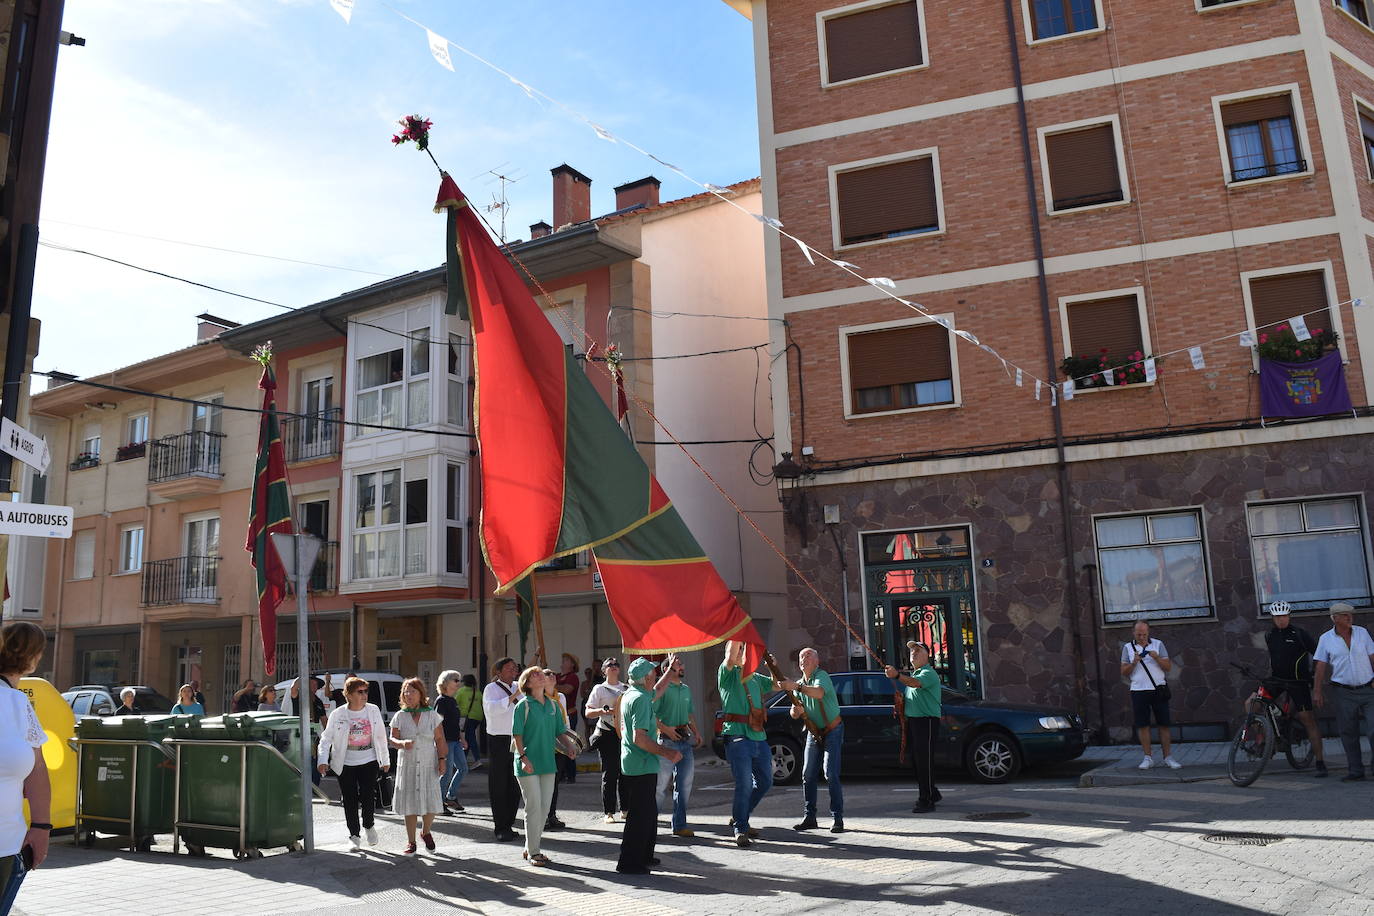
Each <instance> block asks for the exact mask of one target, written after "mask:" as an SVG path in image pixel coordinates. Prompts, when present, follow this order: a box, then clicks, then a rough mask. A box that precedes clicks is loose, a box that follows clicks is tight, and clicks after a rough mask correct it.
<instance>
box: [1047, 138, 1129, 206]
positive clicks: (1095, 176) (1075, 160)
mask: <svg viewBox="0 0 1374 916" xmlns="http://www.w3.org/2000/svg"><path fill="white" fill-rule="evenodd" d="M1045 155H1046V157H1048V159H1049V167H1050V193H1051V194H1052V195H1053V198H1054V206H1055V209H1059V208H1060V207H1061V206H1062V205H1071V206H1085V205H1087V204H1097V203H1106V202H1108V201H1113V200H1121V199H1122V196H1123V195H1122V193H1121V176H1120V174H1119V173H1118V172H1117V168H1116V136H1115V134H1114V133H1113V131H1112V125H1110V124H1099V125H1097V126H1095V127H1087V128H1084V129H1083V130H1071V131H1067V132H1065V133H1062V134H1049V135H1048V136H1046V137H1045Z"/></svg>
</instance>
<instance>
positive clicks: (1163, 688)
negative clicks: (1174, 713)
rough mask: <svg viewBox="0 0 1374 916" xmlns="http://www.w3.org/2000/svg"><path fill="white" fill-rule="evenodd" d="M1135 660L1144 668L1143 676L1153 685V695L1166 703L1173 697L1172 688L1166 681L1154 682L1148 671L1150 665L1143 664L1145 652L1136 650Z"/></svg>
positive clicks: (1153, 677)
mask: <svg viewBox="0 0 1374 916" xmlns="http://www.w3.org/2000/svg"><path fill="white" fill-rule="evenodd" d="M1135 660H1136V662H1137V663H1138V664H1139V665H1140V667H1141V668H1142V669H1144V671H1145V676H1146V677H1148V678H1149V679H1150V683H1151V684H1153V685H1154V688H1155V696H1157V697H1159V699H1161V700H1163V701H1164V702H1166V703H1167V702H1169V700H1171V699H1173V696H1174V693H1173V691H1172V690H1170V689H1169V682H1168V681H1165V682H1164V683H1163V684H1156V683H1155V676H1154V675H1153V674H1151V673H1150V666H1149V665H1147V664H1145V653H1143V652H1137V653H1136V654H1135Z"/></svg>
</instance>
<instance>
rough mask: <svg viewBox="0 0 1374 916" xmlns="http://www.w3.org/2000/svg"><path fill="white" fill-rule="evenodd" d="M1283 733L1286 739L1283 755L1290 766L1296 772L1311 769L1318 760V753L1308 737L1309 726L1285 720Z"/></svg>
mask: <svg viewBox="0 0 1374 916" xmlns="http://www.w3.org/2000/svg"><path fill="white" fill-rule="evenodd" d="M1283 732H1284V737H1285V738H1286V740H1285V741H1284V743H1283V754H1284V756H1285V757H1287V758H1288V765H1289V766H1290V767H1292V768H1293V769H1295V770H1305V769H1307V768H1308V767H1310V766H1311V765H1312V761H1313V760H1314V759H1316V756H1317V752H1316V751H1315V750H1314V749H1313V747H1312V739H1311V738H1309V737H1307V726H1305V725H1303V724H1302V723H1301V722H1299V721H1298V720H1297V719H1285V720H1284V723H1283Z"/></svg>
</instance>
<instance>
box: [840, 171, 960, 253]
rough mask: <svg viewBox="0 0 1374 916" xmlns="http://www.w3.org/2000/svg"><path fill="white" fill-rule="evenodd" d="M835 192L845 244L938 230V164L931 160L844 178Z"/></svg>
mask: <svg viewBox="0 0 1374 916" xmlns="http://www.w3.org/2000/svg"><path fill="white" fill-rule="evenodd" d="M835 189H836V196H837V197H838V198H839V201H838V207H839V211H840V241H841V243H842V244H846V245H847V244H851V243H853V242H862V241H870V240H872V239H874V238H883V237H884V236H886V235H887V234H888V233H894V232H902V231H909V230H918V229H925V230H931V229H938V228H939V225H940V217H939V208H938V207H936V205H935V164H934V162H933V160H931V159H930V158H929V157H926V158H922V159H908V160H906V161H905V162H892V163H889V164H887V165H875V166H872V167H870V168H863V169H855V170H854V171H852V172H841V173H839V174H838V175H836V176H835Z"/></svg>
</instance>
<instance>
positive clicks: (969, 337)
mask: <svg viewBox="0 0 1374 916" xmlns="http://www.w3.org/2000/svg"><path fill="white" fill-rule="evenodd" d="M954 333H955V334H958V335H959V336H960V337H962V338H964V340H967V341H968V342H969V343H971V344H973V345H974V346H975V347H976V346H978V338H977V337H974V336H973V335H972V334H970V333H969V332H968V331H955V332H954Z"/></svg>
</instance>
